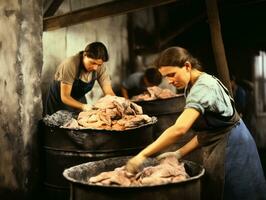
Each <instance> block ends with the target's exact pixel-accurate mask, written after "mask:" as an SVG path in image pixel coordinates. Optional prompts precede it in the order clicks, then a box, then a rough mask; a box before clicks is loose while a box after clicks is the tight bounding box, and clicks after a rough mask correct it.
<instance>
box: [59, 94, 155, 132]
mask: <svg viewBox="0 0 266 200" xmlns="http://www.w3.org/2000/svg"><path fill="white" fill-rule="evenodd" d="M153 120H154V119H153V118H151V117H149V116H148V115H144V114H143V111H142V108H141V107H140V106H138V105H137V104H135V103H133V102H131V101H129V100H127V99H125V98H123V97H118V96H110V95H106V96H105V97H103V98H101V99H99V100H98V101H97V102H96V103H95V104H94V105H93V106H92V109H91V110H89V111H86V112H80V113H79V115H78V118H77V119H74V118H72V119H71V120H70V121H69V122H67V123H66V124H64V126H63V128H71V129H84V128H90V129H100V130H103V129H104V130H118V131H121V130H126V129H131V128H135V127H139V126H141V125H143V124H147V123H151V122H152V121H153Z"/></svg>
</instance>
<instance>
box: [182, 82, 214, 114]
mask: <svg viewBox="0 0 266 200" xmlns="http://www.w3.org/2000/svg"><path fill="white" fill-rule="evenodd" d="M214 102H215V95H214V90H213V89H212V88H210V87H209V86H208V85H204V84H198V85H196V86H195V87H192V88H191V91H190V92H189V94H188V96H187V98H186V105H185V108H194V109H196V110H197V111H199V112H200V113H201V114H204V112H205V110H206V109H207V110H210V107H212V105H213V104H214Z"/></svg>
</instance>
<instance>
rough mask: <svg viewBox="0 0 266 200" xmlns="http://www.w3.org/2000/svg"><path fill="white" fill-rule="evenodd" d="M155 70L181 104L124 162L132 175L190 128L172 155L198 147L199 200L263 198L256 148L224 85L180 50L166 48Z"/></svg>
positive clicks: (264, 189) (265, 191)
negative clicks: (178, 92)
mask: <svg viewBox="0 0 266 200" xmlns="http://www.w3.org/2000/svg"><path fill="white" fill-rule="evenodd" d="M157 62H158V63H157V66H158V67H159V71H160V72H161V73H162V75H163V76H164V77H166V78H167V80H168V81H169V83H170V84H173V85H174V86H176V87H177V88H178V89H182V88H183V89H185V91H186V106H185V109H184V111H183V113H182V114H181V115H180V116H179V117H178V119H177V121H176V123H175V124H174V125H173V126H171V127H169V128H168V129H166V130H165V131H164V132H163V134H162V135H161V136H160V137H159V138H158V139H157V140H156V141H155V142H153V143H152V144H151V145H149V146H148V147H147V148H145V149H144V150H142V151H141V152H140V153H139V154H138V155H137V156H135V157H134V158H132V159H131V160H129V161H128V163H127V165H126V168H127V169H128V170H129V171H131V172H134V171H136V170H137V169H138V168H139V166H140V165H141V164H142V163H143V162H144V161H145V160H146V158H147V157H149V156H151V155H153V154H155V153H157V152H159V151H161V150H163V149H164V148H166V147H168V146H169V145H171V144H173V143H175V142H176V140H178V139H179V138H181V137H182V136H183V135H184V134H185V133H186V132H187V131H188V130H189V129H190V128H192V129H193V130H194V131H195V133H196V134H195V137H194V138H193V139H192V140H191V141H189V142H188V143H187V144H185V145H184V146H183V147H181V148H180V149H178V150H177V151H175V152H167V153H164V154H161V155H159V156H158V157H157V158H158V159H161V158H164V157H166V156H169V155H174V156H176V157H177V158H178V159H179V158H181V157H183V156H185V155H187V154H188V153H190V152H191V151H193V150H194V149H196V148H198V147H201V148H202V157H203V158H202V160H203V166H204V168H205V170H206V174H205V176H204V179H203V187H202V189H203V190H202V199H204V200H205V199H206V200H209V199H210V200H216V199H225V200H231V199H237V200H238V199H239V200H240V199H246V200H253V199H254V200H259V199H261V200H263V199H266V183H265V177H264V175H263V170H262V166H261V163H260V158H259V155H258V152H257V148H256V144H255V142H254V140H253V138H252V137H251V135H250V133H249V131H248V129H247V128H246V126H245V124H244V123H243V121H242V120H241V119H240V117H239V116H238V113H237V112H236V109H235V107H234V102H233V100H232V98H231V97H230V95H229V93H228V90H227V89H226V88H225V86H224V85H223V84H222V83H221V82H220V81H219V80H218V79H216V78H215V77H212V76H210V75H208V74H206V73H203V72H201V66H200V64H199V62H198V61H197V60H196V59H195V58H193V57H192V56H191V55H190V54H189V53H188V52H187V51H186V50H185V49H183V48H180V47H172V48H168V49H166V50H165V51H163V52H162V53H161V54H160V55H159V57H158V60H157Z"/></svg>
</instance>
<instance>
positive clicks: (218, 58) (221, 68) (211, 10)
mask: <svg viewBox="0 0 266 200" xmlns="http://www.w3.org/2000/svg"><path fill="white" fill-rule="evenodd" d="M205 1H206V8H207V14H208V22H209V25H210V33H211V41H212V49H213V54H214V58H215V63H216V67H217V72H218V76H219V79H220V80H221V81H222V83H223V84H224V85H225V86H226V87H227V88H228V90H229V92H230V94H231V96H233V95H232V94H233V93H232V88H231V83H230V76H229V70H228V65H227V60H226V55H225V50H224V43H223V39H222V33H221V26H220V19H219V10H218V3H217V0H205Z"/></svg>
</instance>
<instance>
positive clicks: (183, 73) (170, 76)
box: [159, 65, 191, 89]
mask: <svg viewBox="0 0 266 200" xmlns="http://www.w3.org/2000/svg"><path fill="white" fill-rule="evenodd" d="M159 71H160V73H161V74H162V76H163V77H165V78H166V79H167V81H168V83H169V84H172V85H173V86H175V87H176V88H177V89H183V88H185V87H186V86H187V85H188V83H189V81H190V71H191V66H187V65H185V66H183V67H177V66H162V67H160V69H159Z"/></svg>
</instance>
